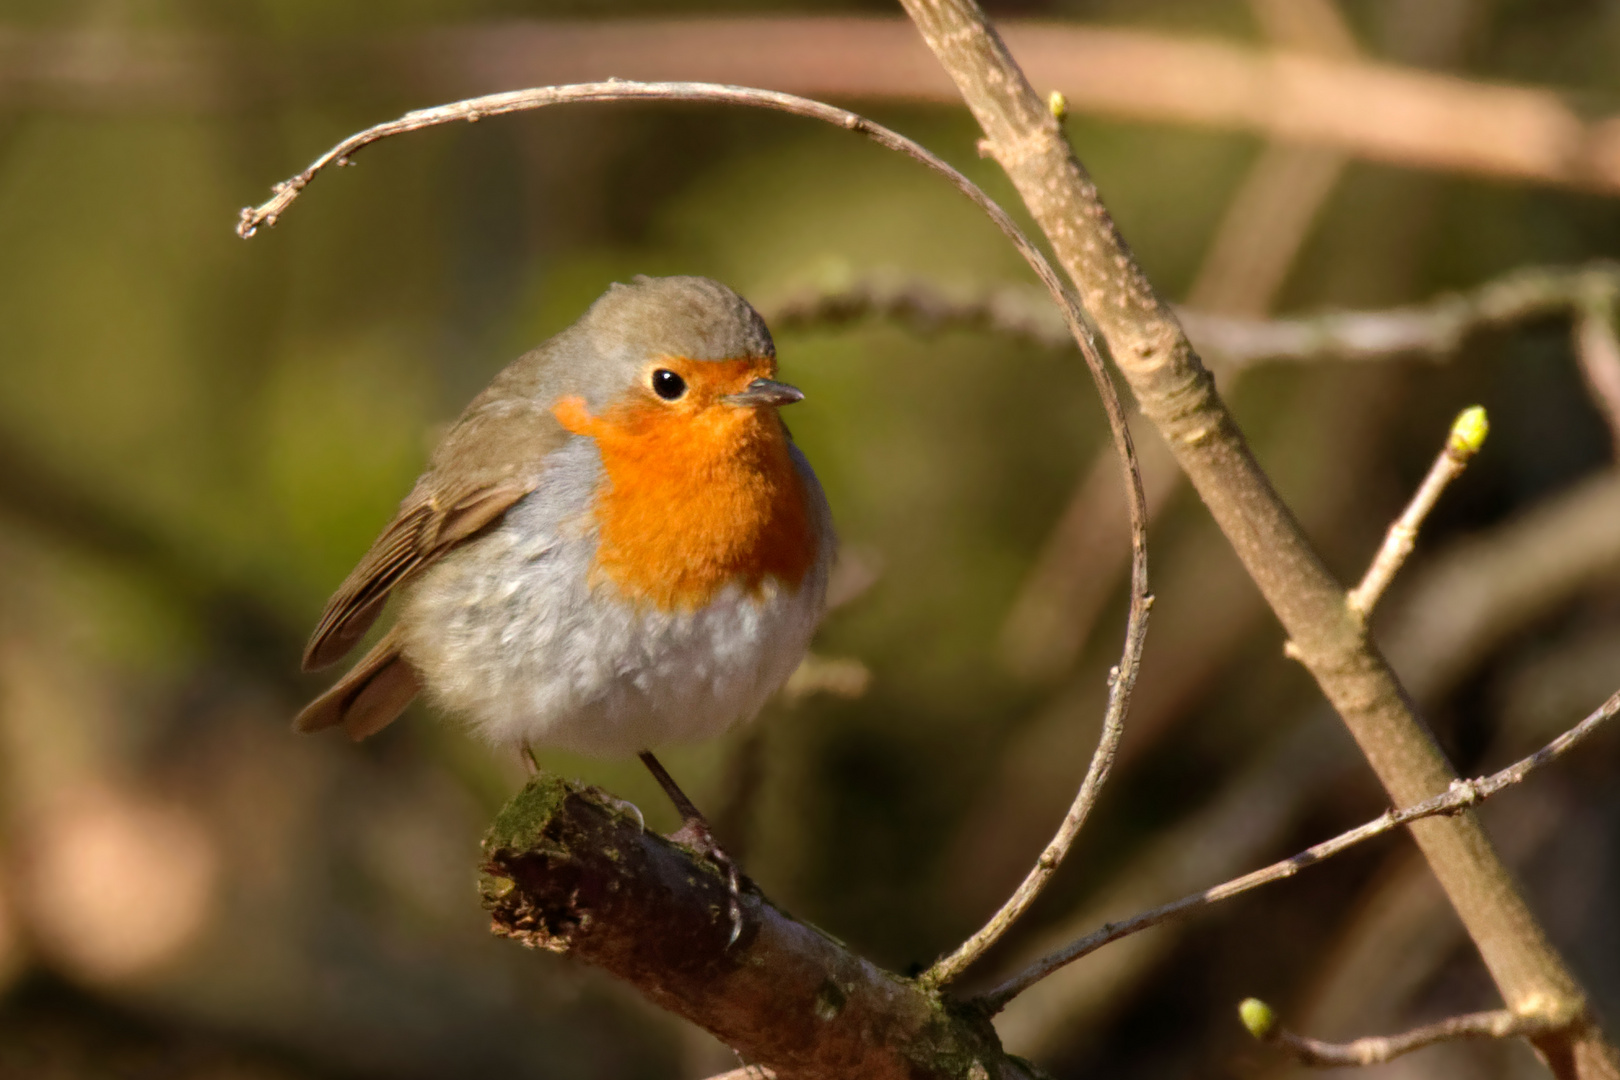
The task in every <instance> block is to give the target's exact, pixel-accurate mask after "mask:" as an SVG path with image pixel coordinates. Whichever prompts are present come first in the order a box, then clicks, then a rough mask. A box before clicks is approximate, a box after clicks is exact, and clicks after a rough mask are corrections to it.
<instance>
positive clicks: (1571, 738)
mask: <svg viewBox="0 0 1620 1080" xmlns="http://www.w3.org/2000/svg"><path fill="white" fill-rule="evenodd" d="M1616 713H1620V692H1617V693H1615V694H1613V695H1612V696H1610V698H1609V700H1607V701H1605V702H1604V703H1603V704H1602V705H1600V706H1599V707H1598V708H1597V709H1595V710H1593V711H1592V712H1591V713H1590V714H1589V715H1588V716H1587V717H1586V718H1585V719H1584V720H1582V721H1581V722H1580V723H1579V724H1576V725H1575V726H1574V727H1572V728H1570V729H1569V730H1568V731H1566V732H1564V733H1563V734H1562V735H1560V736H1558V738H1556V739H1554V740H1553V741H1552V742H1550V743H1548V744H1547V745H1546V746H1543V747H1542V748H1541V749H1540V750H1537V751H1536V752H1535V753H1534V754H1531V755H1530V756H1529V757H1526V758H1523V759H1521V760H1519V761H1516V762H1514V763H1513V764H1512V765H1509V766H1508V767H1507V768H1505V769H1501V770H1499V771H1497V772H1494V773H1491V774H1490V775H1489V776H1481V777H1477V778H1475V779H1472V780H1453V781H1452V782H1451V785H1450V786H1449V787H1448V788H1447V789H1446V790H1445V791H1444V792H1443V793H1441V794H1439V795H1436V796H1434V797H1433V798H1430V799H1425V800H1423V801H1422V802H1420V803H1417V804H1415V805H1413V806H1408V807H1406V808H1405V809H1403V810H1386V811H1385V812H1384V813H1383V814H1381V815H1379V816H1378V817H1376V818H1374V819H1373V820H1371V821H1369V822H1367V823H1366V824H1365V825H1360V826H1358V827H1356V828H1354V829H1350V830H1349V831H1347V832H1343V833H1340V834H1339V835H1338V836H1335V837H1333V838H1332V839H1330V840H1324V841H1322V842H1321V843H1320V844H1314V845H1312V846H1311V847H1308V848H1306V849H1305V850H1304V851H1302V852H1300V853H1299V854H1297V855H1293V856H1291V857H1289V858H1286V859H1282V860H1279V861H1278V862H1274V863H1272V864H1271V865H1270V866H1267V867H1263V868H1261V869H1259V870H1255V871H1253V872H1252V873H1248V874H1244V875H1243V876H1242V877H1237V878H1233V879H1232V880H1231V881H1227V882H1223V883H1222V884H1220V885H1216V886H1214V887H1212V888H1208V889H1203V890H1201V891H1199V892H1195V893H1192V894H1190V895H1188V896H1183V897H1182V898H1181V899H1179V900H1173V901H1171V902H1170V903H1168V904H1164V905H1161V906H1160V907H1156V908H1153V909H1151V910H1148V911H1143V912H1140V913H1138V914H1136V915H1132V916H1131V917H1130V918H1128V919H1121V920H1120V921H1119V922H1112V923H1108V924H1106V925H1104V926H1102V927H1100V928H1098V929H1097V930H1096V931H1094V932H1092V933H1090V934H1087V935H1086V936H1085V937H1083V938H1080V939H1079V940H1077V941H1073V942H1071V943H1069V944H1068V945H1066V946H1065V947H1063V948H1062V949H1059V950H1058V951H1056V952H1054V953H1052V954H1051V955H1049V956H1044V957H1042V958H1041V959H1039V960H1037V961H1036V962H1035V963H1033V964H1031V965H1030V966H1029V967H1027V968H1025V969H1024V970H1023V971H1020V972H1019V973H1018V974H1016V975H1014V976H1013V977H1012V978H1010V979H1007V980H1006V981H1005V982H1003V983H1001V984H1000V985H999V986H997V987H995V988H994V989H992V990H989V991H987V992H986V993H984V994H983V995H981V996H980V997H979V998H977V999H976V1000H977V1001H978V1002H979V1003H980V1004H982V1005H983V1006H984V1007H985V1008H986V1009H987V1010H989V1011H990V1012H996V1011H999V1010H1000V1009H1001V1008H1002V1007H1003V1006H1005V1005H1006V1004H1007V1002H1009V1001H1011V1000H1012V999H1013V998H1014V997H1017V996H1018V995H1019V994H1020V993H1022V992H1023V991H1024V989H1025V988H1027V987H1029V986H1032V985H1034V984H1035V983H1036V982H1039V981H1040V980H1041V979H1044V978H1045V977H1046V976H1047V975H1049V974H1051V973H1052V972H1054V971H1056V970H1057V969H1058V968H1060V967H1062V966H1063V965H1065V964H1070V963H1073V962H1074V961H1076V960H1078V959H1080V958H1081V957H1082V956H1085V955H1087V954H1088V953H1093V952H1096V951H1097V950H1098V949H1100V948H1102V947H1103V946H1104V945H1107V944H1108V943H1110V942H1113V941H1118V940H1119V939H1120V938H1123V937H1129V936H1130V935H1131V934H1134V933H1137V932H1138V931H1141V930H1146V929H1147V928H1148V927H1150V926H1156V925H1158V924H1159V923H1162V922H1164V921H1165V920H1167V919H1173V918H1175V917H1177V916H1179V915H1184V914H1186V913H1187V912H1189V911H1191V910H1193V909H1194V908H1199V907H1203V906H1205V905H1207V904H1214V903H1219V902H1220V901H1222V900H1230V899H1231V898H1232V897H1234V896H1239V895H1241V894H1243V893H1246V892H1248V891H1250V890H1251V889H1257V888H1259V887H1260V886H1262V885H1269V884H1271V883H1272V882H1274V881H1282V880H1284V879H1285V878H1291V877H1293V876H1294V875H1295V874H1297V873H1299V872H1300V871H1301V870H1303V869H1305V868H1306V867H1307V866H1314V865H1315V864H1317V863H1319V862H1321V861H1322V860H1323V859H1329V858H1332V857H1333V856H1335V855H1337V854H1339V853H1340V852H1342V851H1346V850H1348V849H1349V848H1352V847H1354V846H1356V845H1357V844H1360V843H1363V842H1364V841H1367V840H1371V839H1372V838H1373V837H1375V836H1382V835H1384V834H1385V833H1387V832H1390V831H1391V830H1393V829H1397V828H1400V827H1401V826H1403V825H1410V824H1412V823H1414V822H1418V821H1423V820H1426V819H1430V818H1435V817H1442V816H1451V815H1456V814H1461V813H1464V812H1466V811H1467V810H1468V809H1469V808H1470V807H1473V806H1475V805H1477V804H1478V803H1480V802H1483V801H1484V800H1486V799H1488V798H1490V797H1491V796H1493V795H1496V794H1497V793H1499V792H1501V791H1502V790H1504V789H1505V788H1509V787H1512V786H1513V785H1514V784H1517V783H1519V782H1520V781H1522V780H1523V779H1524V778H1525V777H1527V776H1529V775H1530V774H1531V773H1532V772H1534V771H1536V770H1537V769H1539V768H1541V767H1542V766H1543V765H1546V764H1548V763H1550V762H1553V761H1556V760H1558V759H1559V758H1560V757H1563V756H1564V755H1565V754H1567V753H1568V752H1569V751H1570V750H1572V749H1573V748H1575V747H1576V746H1578V745H1579V744H1581V743H1582V742H1584V741H1586V740H1587V739H1588V738H1590V737H1591V736H1592V734H1593V733H1594V732H1596V731H1597V730H1598V729H1599V728H1600V727H1602V726H1603V725H1604V724H1606V723H1608V722H1609V721H1610V720H1612V719H1613V718H1614V716H1615V714H1616ZM1536 1002H1537V1003H1536V1004H1535V1006H1534V1009H1535V1011H1536V1012H1537V1013H1538V1014H1540V1015H1548V1016H1556V1018H1557V1019H1558V1021H1559V1023H1560V1024H1561V1025H1565V1024H1569V1023H1572V1022H1577V1021H1579V1020H1580V1019H1581V1017H1582V1012H1581V1009H1580V1008H1579V1007H1576V1008H1574V1009H1571V1008H1570V1004H1571V1003H1570V1002H1569V1000H1568V999H1551V998H1549V999H1536ZM1576 1004H1577V1006H1578V1005H1579V1003H1576ZM1521 1005H1522V1007H1523V1008H1525V1009H1526V1010H1528V1009H1529V1008H1530V1006H1529V1005H1528V1004H1524V1003H1521Z"/></svg>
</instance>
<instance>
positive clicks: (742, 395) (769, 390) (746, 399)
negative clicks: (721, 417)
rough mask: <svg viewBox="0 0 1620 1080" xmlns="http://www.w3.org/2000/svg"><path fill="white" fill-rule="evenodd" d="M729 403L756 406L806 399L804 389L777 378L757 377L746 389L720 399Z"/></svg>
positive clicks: (749, 406) (789, 403)
mask: <svg viewBox="0 0 1620 1080" xmlns="http://www.w3.org/2000/svg"><path fill="white" fill-rule="evenodd" d="M720 400H721V401H724V402H726V403H727V404H728V405H742V406H744V407H747V408H755V407H757V406H760V405H792V404H793V403H794V402H795V401H803V400H804V391H803V390H800V389H799V388H798V387H797V386H789V385H788V384H787V383H785V382H777V381H776V380H775V379H755V380H754V381H753V382H751V383H749V384H748V385H747V386H746V387H745V388H744V389H742V390H741V391H739V392H737V393H735V394H727V395H726V396H725V397H723V398H721V399H720Z"/></svg>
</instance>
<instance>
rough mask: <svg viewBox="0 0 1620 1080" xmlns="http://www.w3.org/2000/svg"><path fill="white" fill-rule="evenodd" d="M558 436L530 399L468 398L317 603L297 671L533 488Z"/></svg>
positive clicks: (350, 639)
mask: <svg viewBox="0 0 1620 1080" xmlns="http://www.w3.org/2000/svg"><path fill="white" fill-rule="evenodd" d="M568 437H569V435H568V432H567V431H565V430H564V429H563V427H562V425H561V424H560V423H559V422H558V421H557V418H556V417H555V416H553V415H552V414H551V413H550V411H549V410H547V409H544V408H542V407H541V406H539V405H538V404H536V403H534V402H532V401H520V402H513V401H511V400H509V399H508V400H499V399H495V400H488V399H480V400H479V401H475V402H474V403H473V405H472V406H470V407H469V408H468V410H467V412H466V413H465V414H464V415H463V416H462V418H461V419H460V420H459V421H457V423H456V424H455V426H454V427H452V428H451V429H450V431H449V433H447V434H446V435H445V437H444V441H443V442H442V443H440V445H439V448H438V450H436V451H435V452H434V455H433V462H432V465H431V466H430V467H429V469H428V471H427V472H426V473H424V474H423V475H422V478H421V479H420V480H418V481H417V482H416V487H415V488H414V489H412V491H411V493H410V495H408V496H406V498H405V501H404V502H403V503H401V504H400V508H399V513H398V514H396V515H395V516H394V520H393V521H391V522H389V523H388V527H387V528H385V529H383V531H382V535H381V536H379V537H377V540H376V542H375V543H373V544H372V545H371V550H370V551H368V552H366V554H365V557H364V558H362V559H361V560H360V563H359V565H358V566H356V567H355V568H354V570H353V571H352V572H351V573H350V574H349V576H348V577H347V578H345V579H344V580H343V584H341V585H339V586H338V589H337V592H335V593H333V594H332V598H331V599H330V600H328V601H327V603H326V610H325V611H324V612H322V614H321V619H320V622H319V623H317V624H316V626H315V632H314V633H313V634H311V635H310V639H309V645H308V647H307V648H306V649H305V650H304V662H303V666H304V670H305V671H314V670H316V669H318V668H323V667H326V666H328V665H330V664H334V663H336V662H337V661H338V660H340V659H342V658H343V656H344V655H345V654H347V653H348V652H349V650H350V649H352V648H354V646H355V644H356V643H357V642H358V641H359V640H360V639H361V638H362V637H364V636H365V633H366V631H367V630H368V629H370V627H371V624H372V623H373V622H375V621H376V619H377V616H378V614H380V613H381V611H382V609H383V605H384V604H386V603H387V602H388V597H389V596H390V595H391V594H392V593H393V590H394V589H395V588H396V587H398V586H400V585H402V584H404V583H406V582H408V581H410V580H411V579H412V578H414V577H415V576H416V575H417V574H420V573H421V572H422V571H423V570H424V569H426V568H427V567H428V566H429V565H431V564H432V563H433V562H434V561H435V560H437V559H439V558H440V557H442V556H443V555H444V554H445V552H447V551H449V550H450V549H451V548H453V547H455V546H456V545H457V544H460V543H463V542H464V541H467V540H469V539H471V538H472V537H474V536H476V535H477V534H478V533H479V532H480V531H482V530H483V529H486V528H488V527H489V526H491V525H493V524H494V523H495V522H497V521H499V520H500V518H501V516H502V515H503V514H505V513H506V511H507V510H509V509H511V508H512V506H513V505H514V504H516V503H517V502H518V500H520V499H522V498H523V497H524V496H525V495H528V494H529V493H530V492H532V491H534V490H535V488H536V487H538V486H539V483H540V474H541V473H542V471H543V470H544V467H545V459H546V457H547V455H548V454H550V453H551V452H552V451H553V450H555V449H556V448H557V447H559V446H560V445H562V443H563V442H564V441H566V440H567V438H568Z"/></svg>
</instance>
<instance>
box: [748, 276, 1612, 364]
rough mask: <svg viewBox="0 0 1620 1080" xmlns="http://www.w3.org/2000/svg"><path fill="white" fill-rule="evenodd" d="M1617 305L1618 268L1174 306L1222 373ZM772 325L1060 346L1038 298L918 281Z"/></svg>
mask: <svg viewBox="0 0 1620 1080" xmlns="http://www.w3.org/2000/svg"><path fill="white" fill-rule="evenodd" d="M1617 298H1620V265H1616V264H1615V263H1612V262H1607V261H1602V260H1599V261H1596V262H1591V263H1587V264H1586V265H1584V266H1577V267H1567V268H1566V267H1532V268H1529V269H1524V270H1515V271H1513V272H1512V273H1509V274H1505V275H1503V276H1502V277H1500V278H1496V279H1495V280H1492V281H1488V282H1486V283H1484V284H1483V285H1480V286H1478V287H1476V288H1474V289H1471V290H1469V291H1467V292H1462V293H1450V294H1447V295H1444V296H1440V297H1437V298H1436V299H1434V300H1431V301H1428V302H1427V303H1423V304H1415V305H1409V306H1403V307H1394V308H1386V309H1383V310H1378V311H1346V312H1326V313H1323V314H1319V315H1306V316H1301V317H1298V318H1288V319H1253V318H1236V317H1233V316H1229V315H1219V314H1213V313H1211V312H1207V311H1198V310H1195V309H1191V308H1188V307H1177V308H1176V309H1175V311H1176V316H1177V318H1178V319H1180V320H1181V324H1182V326H1183V327H1184V328H1185V329H1186V331H1187V336H1188V337H1190V338H1192V339H1193V342H1194V343H1195V344H1196V345H1197V346H1198V347H1199V348H1200V349H1202V350H1204V351H1205V352H1208V353H1210V354H1212V355H1213V356H1214V357H1215V358H1217V359H1218V360H1219V361H1220V362H1221V364H1222V365H1223V366H1224V367H1225V369H1226V370H1227V371H1235V370H1238V369H1240V368H1246V367H1250V366H1252V365H1255V364H1262V363H1272V362H1320V361H1328V360H1340V361H1384V360H1388V359H1391V358H1393V357H1400V356H1408V357H1422V358H1428V359H1433V360H1445V359H1447V358H1449V357H1450V356H1451V355H1453V354H1454V353H1455V352H1456V351H1457V350H1458V349H1459V348H1460V347H1461V346H1462V344H1463V343H1464V342H1465V341H1466V340H1467V339H1468V338H1469V337H1471V336H1473V335H1474V334H1478V333H1482V332H1485V331H1489V330H1500V329H1503V328H1506V327H1509V326H1517V325H1521V324H1523V323H1529V322H1534V321H1536V320H1538V319H1547V318H1564V317H1571V316H1575V317H1578V316H1579V315H1580V313H1581V312H1582V311H1583V310H1585V308H1586V307H1587V306H1588V305H1591V304H1594V303H1614V302H1615V301H1616V299H1617ZM770 313H771V314H772V315H773V316H774V318H773V321H772V325H777V323H778V322H779V323H780V324H781V325H782V326H784V327H797V326H809V325H817V324H829V325H837V324H840V323H847V322H853V321H855V320H857V319H860V318H865V317H871V316H878V317H884V318H891V319H896V320H898V321H901V322H905V323H907V324H909V325H911V326H912V327H914V328H916V329H918V330H921V331H924V332H931V331H937V330H943V329H982V330H987V331H990V332H993V333H998V334H1006V335H1008V336H1011V337H1014V338H1018V339H1021V340H1026V341H1030V342H1034V343H1036V344H1040V345H1047V346H1051V347H1054V348H1056V347H1061V346H1066V345H1068V344H1069V341H1070V338H1069V335H1068V333H1067V331H1066V329H1065V328H1064V326H1063V324H1062V321H1061V319H1060V317H1059V315H1058V313H1057V312H1056V311H1053V310H1052V309H1051V308H1050V307H1048V306H1047V304H1046V300H1045V297H1044V296H1042V295H1041V294H1040V293H1039V292H1037V291H1036V290H1035V289H1033V288H1031V287H1030V286H1027V285H996V286H987V287H981V288H979V289H977V290H972V291H969V290H950V289H947V288H944V287H943V286H940V285H938V284H935V283H933V282H929V281H926V280H923V279H897V278H893V277H885V276H882V275H876V276H873V277H870V278H864V279H861V280H857V281H854V282H851V283H848V284H843V285H840V286H838V287H836V288H832V289H826V290H817V289H808V288H807V289H804V290H801V291H799V292H796V293H794V294H793V295H792V296H789V297H787V298H785V299H784V300H782V301H781V302H780V303H778V304H776V305H773V306H771V308H770Z"/></svg>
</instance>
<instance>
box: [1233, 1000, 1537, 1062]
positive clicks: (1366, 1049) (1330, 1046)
mask: <svg viewBox="0 0 1620 1080" xmlns="http://www.w3.org/2000/svg"><path fill="white" fill-rule="evenodd" d="M1238 1014H1239V1016H1241V1017H1242V1019H1243V1026H1244V1027H1246V1028H1248V1029H1249V1034H1251V1035H1253V1036H1254V1037H1255V1038H1256V1039H1259V1040H1260V1041H1261V1042H1266V1043H1271V1044H1272V1045H1273V1046H1277V1047H1279V1048H1281V1049H1282V1050H1285V1051H1287V1053H1288V1055H1289V1056H1290V1057H1292V1058H1293V1059H1294V1060H1295V1061H1298V1062H1299V1063H1300V1064H1302V1065H1312V1066H1316V1067H1317V1068H1335V1067H1338V1066H1343V1065H1382V1064H1383V1063H1384V1062H1386V1061H1391V1060H1393V1059H1395V1058H1398V1057H1400V1056H1401V1055H1402V1054H1410V1053H1411V1052H1412V1051H1414V1050H1421V1049H1423V1048H1424V1047H1425V1046H1433V1045H1434V1044H1435V1043H1441V1042H1452V1041H1454V1040H1457V1039H1513V1038H1528V1037H1531V1036H1535V1035H1545V1034H1547V1033H1548V1032H1551V1031H1553V1030H1555V1029H1557V1028H1558V1026H1559V1021H1558V1020H1556V1019H1553V1018H1549V1017H1545V1016H1536V1015H1534V1014H1530V1015H1521V1014H1519V1013H1516V1012H1513V1011H1512V1010H1511V1009H1492V1010H1490V1011H1489V1012H1477V1013H1467V1014H1466V1015H1463V1016H1453V1017H1450V1018H1448V1019H1445V1020H1439V1021H1436V1022H1435V1023H1432V1024H1425V1025H1423V1026H1422V1027H1419V1028H1413V1029H1412V1030H1411V1031H1405V1032H1402V1033H1401V1034H1399V1035H1373V1036H1369V1037H1367V1038H1364V1039H1356V1040H1354V1041H1353V1042H1347V1043H1330V1042H1323V1041H1321V1040H1320V1039H1312V1038H1308V1037H1306V1036H1304V1035H1296V1034H1294V1033H1293V1032H1292V1031H1289V1030H1288V1029H1287V1028H1285V1027H1283V1026H1282V1025H1281V1024H1279V1023H1277V1017H1276V1014H1275V1013H1274V1012H1272V1010H1271V1006H1269V1005H1267V1004H1266V1003H1265V1002H1263V1001H1261V1000H1259V999H1258V998H1248V999H1247V1000H1245V1001H1244V1002H1243V1003H1242V1004H1241V1005H1239V1006H1238ZM1563 1022H1564V1023H1567V1022H1568V1020H1567V1019H1565V1020H1564V1021H1563Z"/></svg>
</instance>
